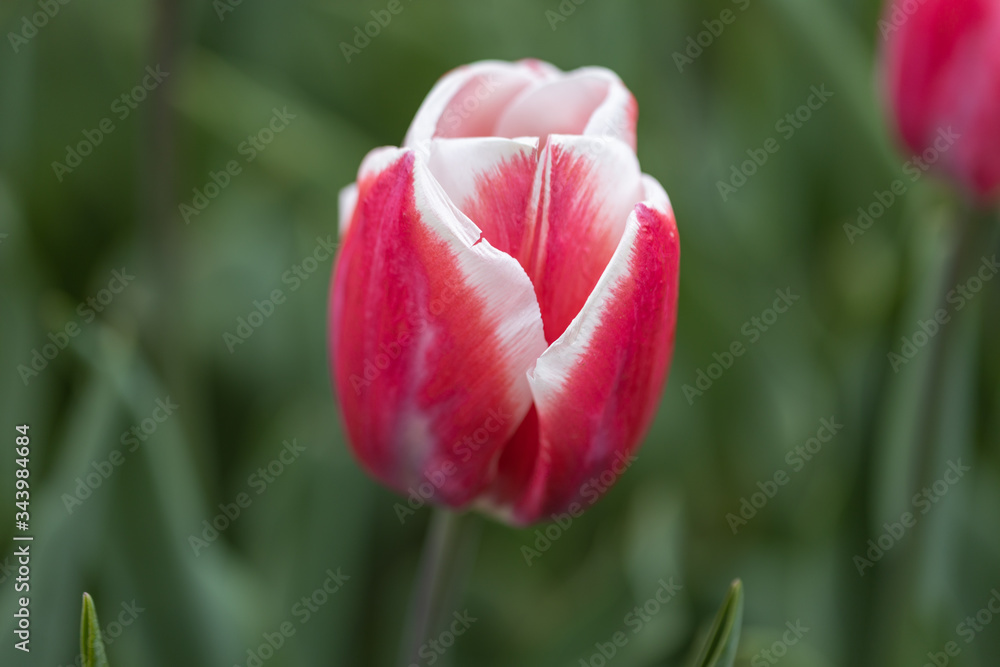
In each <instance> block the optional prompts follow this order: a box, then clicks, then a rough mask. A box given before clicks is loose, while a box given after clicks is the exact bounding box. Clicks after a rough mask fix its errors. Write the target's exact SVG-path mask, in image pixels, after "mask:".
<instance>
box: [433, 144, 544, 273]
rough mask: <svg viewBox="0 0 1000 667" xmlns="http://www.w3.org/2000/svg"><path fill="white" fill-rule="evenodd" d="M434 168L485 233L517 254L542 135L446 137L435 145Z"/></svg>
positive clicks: (503, 248)
mask: <svg viewBox="0 0 1000 667" xmlns="http://www.w3.org/2000/svg"><path fill="white" fill-rule="evenodd" d="M428 166H429V168H430V170H431V173H432V174H434V177H435V178H436V179H437V181H438V182H439V183H440V184H441V187H442V188H444V191H445V193H447V195H448V197H449V198H450V199H451V200H452V201H453V202H454V203H455V205H456V206H458V208H459V210H461V211H462V213H464V214H465V215H466V216H468V217H469V219H470V220H472V221H473V223H475V225H476V226H477V227H479V229H480V230H481V231H482V233H483V237H484V238H486V239H487V240H488V241H489V242H490V244H491V245H492V246H493V247H494V248H497V249H498V250H501V251H503V252H505V253H507V254H508V255H511V256H513V257H517V256H518V253H519V252H520V250H521V244H522V243H523V241H524V238H525V226H526V221H527V215H528V208H529V204H530V201H531V196H532V188H533V186H534V183H535V173H536V171H537V167H538V139H537V138H529V139H517V140H512V139H500V138H495V137H488V138H475V139H440V140H436V141H434V142H433V144H432V146H431V151H430V157H429V159H428Z"/></svg>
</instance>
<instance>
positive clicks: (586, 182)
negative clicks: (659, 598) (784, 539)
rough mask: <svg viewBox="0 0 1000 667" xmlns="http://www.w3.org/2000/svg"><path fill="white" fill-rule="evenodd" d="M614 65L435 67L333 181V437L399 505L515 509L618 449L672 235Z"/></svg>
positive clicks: (526, 518)
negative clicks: (401, 119)
mask: <svg viewBox="0 0 1000 667" xmlns="http://www.w3.org/2000/svg"><path fill="white" fill-rule="evenodd" d="M636 117H637V106H636V103H635V100H634V98H633V97H632V95H631V93H630V92H629V91H628V90H627V89H626V88H625V86H624V85H623V84H622V82H621V80H620V79H619V78H618V77H617V76H616V75H615V74H613V73H612V72H610V71H608V70H605V69H601V68H583V69H579V70H576V71H572V72H566V73H564V72H561V71H559V70H557V69H556V68H555V67H553V66H551V65H548V64H546V63H541V62H538V61H522V62H518V63H503V62H480V63H475V64H472V65H468V66H465V67H461V68H459V69H457V70H454V71H452V72H450V73H449V74H447V75H446V76H445V77H444V78H443V79H441V80H440V81H439V82H438V83H437V85H436V86H435V87H434V88H433V89H432V90H431V92H430V93H429V95H428V96H427V98H426V99H425V100H424V102H423V104H422V106H421V107H420V109H419V110H418V112H417V114H416V117H415V118H414V120H413V122H412V125H411V127H410V129H409V131H408V132H407V135H406V139H405V142H404V144H403V146H402V147H400V148H395V147H388V148H378V149H376V150H374V151H372V152H371V153H370V154H369V155H368V156H367V157H366V158H365V159H364V161H363V162H362V164H361V168H360V171H359V173H358V179H357V182H356V183H355V184H354V185H351V186H349V187H347V188H346V189H345V190H344V191H343V192H342V193H341V207H340V208H341V211H340V214H341V221H340V226H341V237H342V243H341V250H340V254H339V256H338V259H337V263H336V266H335V268H334V274H333V281H332V286H331V293H330V309H329V350H330V356H331V365H332V372H333V378H334V385H335V388H336V393H337V398H338V401H339V404H340V408H341V413H342V417H343V422H344V424H345V426H346V430H347V435H348V439H349V441H350V444H351V447H352V449H353V451H354V453H355V455H356V456H357V458H358V459H359V460H360V462H361V463H362V465H363V466H364V467H365V468H366V469H367V470H368V471H369V472H370V473H371V474H372V475H373V476H374V477H376V478H377V479H378V480H380V481H381V482H383V483H384V484H386V485H387V486H389V487H391V488H393V489H396V490H398V491H399V492H400V493H403V494H409V495H410V496H411V497H414V498H416V499H417V500H421V501H422V499H427V500H429V501H430V502H433V503H436V504H441V505H445V506H449V507H453V508H466V507H470V506H471V507H474V508H478V509H480V510H483V511H485V512H487V513H490V514H492V515H494V516H496V517H499V518H501V519H502V520H505V521H507V522H510V523H512V524H515V525H526V524H529V523H532V522H534V521H538V520H547V519H549V518H550V517H551V516H552V515H553V514H555V513H560V512H566V511H570V510H572V511H576V509H577V508H579V510H580V511H582V510H583V509H584V508H586V507H587V506H589V505H590V504H591V503H592V502H594V501H595V500H596V499H597V498H598V497H599V496H600V495H601V494H603V493H604V492H605V491H606V490H607V488H608V487H609V486H610V485H611V484H612V483H613V482H614V480H615V478H616V477H617V476H618V475H619V474H620V473H621V472H622V471H624V469H625V468H627V467H628V465H630V463H631V458H630V457H631V456H632V454H633V452H634V451H635V450H636V448H637V447H638V445H639V443H640V441H641V440H642V439H643V437H644V435H645V433H646V431H647V429H648V427H649V424H650V422H651V420H652V418H653V416H654V413H655V411H656V407H657V404H658V402H659V398H660V395H661V391H662V388H663V386H664V383H665V380H666V376H667V371H668V367H669V363H670V357H671V353H672V349H673V342H674V328H675V323H676V313H677V285H678V269H679V253H680V248H679V240H678V235H677V229H676V225H675V221H674V216H673V212H672V209H671V206H670V201H669V199H668V198H667V195H666V193H665V192H664V191H663V188H662V187H661V186H660V185H659V183H657V181H656V180H654V179H653V178H651V177H650V176H646V175H643V174H642V172H641V171H640V169H639V163H638V159H637V158H636V154H635V146H636V137H635V124H636Z"/></svg>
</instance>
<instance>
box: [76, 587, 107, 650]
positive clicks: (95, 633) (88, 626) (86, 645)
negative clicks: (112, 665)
mask: <svg viewBox="0 0 1000 667" xmlns="http://www.w3.org/2000/svg"><path fill="white" fill-rule="evenodd" d="M80 655H81V656H83V667H109V665H108V657H107V654H106V653H105V650H104V639H103V637H101V627H100V625H99V624H98V622H97V609H96V608H95V607H94V598H92V597H90V594H89V593H84V594H83V611H82V613H81V614H80Z"/></svg>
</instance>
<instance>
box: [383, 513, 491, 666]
mask: <svg viewBox="0 0 1000 667" xmlns="http://www.w3.org/2000/svg"><path fill="white" fill-rule="evenodd" d="M478 536H479V524H478V522H477V521H476V517H474V516H473V515H469V514H456V513H454V512H452V511H450V510H447V509H435V510H434V514H433V516H432V517H431V525H430V530H429V533H428V535H427V540H426V541H425V542H424V550H423V554H422V556H421V559H420V570H419V572H418V574H417V581H416V584H415V585H414V589H413V599H412V600H411V601H410V609H409V613H408V618H407V623H406V632H405V634H404V635H403V643H402V646H401V651H400V661H399V662H400V665H403V666H404V667H405V666H406V665H411V664H414V663H415V664H420V661H421V657H420V655H419V651H420V647H421V646H422V645H423V644H424V642H426V641H427V639H428V638H429V637H430V635H431V633H433V632H434V631H435V630H436V629H437V628H438V627H439V625H440V623H441V619H442V616H443V615H444V614H445V612H446V611H447V608H448V604H454V603H455V602H457V599H456V598H458V597H459V596H460V595H461V590H462V588H463V587H464V583H465V579H466V577H467V575H468V574H469V570H470V569H471V565H472V561H473V559H474V558H475V551H476V545H477V544H478Z"/></svg>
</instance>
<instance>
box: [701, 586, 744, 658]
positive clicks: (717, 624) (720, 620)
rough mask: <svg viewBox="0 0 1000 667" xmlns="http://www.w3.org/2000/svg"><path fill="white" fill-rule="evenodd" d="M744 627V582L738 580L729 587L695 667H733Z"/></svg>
mask: <svg viewBox="0 0 1000 667" xmlns="http://www.w3.org/2000/svg"><path fill="white" fill-rule="evenodd" d="M742 625H743V582H742V581H740V580H739V579H736V580H734V581H733V584H732V586H730V587H729V594H728V595H726V599H725V600H723V602H722V608H721V609H719V613H718V614H716V615H715V621H714V622H713V623H712V629H711V630H710V631H709V633H708V638H707V639H705V645H704V646H703V647H702V649H701V653H699V654H698V659H697V660H695V662H694V665H695V667H732V665H733V661H734V660H735V659H736V647H737V645H738V644H739V643H740V627H741V626H742Z"/></svg>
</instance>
